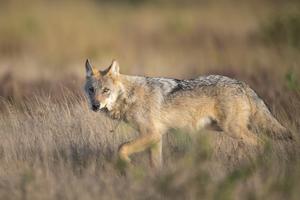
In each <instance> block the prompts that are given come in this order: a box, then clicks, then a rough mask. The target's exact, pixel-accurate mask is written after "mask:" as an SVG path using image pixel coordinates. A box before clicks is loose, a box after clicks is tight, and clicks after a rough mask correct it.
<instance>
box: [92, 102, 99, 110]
mask: <svg viewBox="0 0 300 200" xmlns="http://www.w3.org/2000/svg"><path fill="white" fill-rule="evenodd" d="M99 108H100V103H97V104H93V105H92V110H93V111H95V112H96V111H98V110H99Z"/></svg>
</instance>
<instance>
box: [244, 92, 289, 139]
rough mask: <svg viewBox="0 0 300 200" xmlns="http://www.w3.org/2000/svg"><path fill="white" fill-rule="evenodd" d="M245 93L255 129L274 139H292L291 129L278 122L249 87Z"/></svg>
mask: <svg viewBox="0 0 300 200" xmlns="http://www.w3.org/2000/svg"><path fill="white" fill-rule="evenodd" d="M246 93H247V95H248V98H249V101H250V104H251V107H252V116H251V125H252V126H254V128H255V129H256V130H259V131H263V132H264V133H266V134H267V136H268V137H270V138H272V139H275V140H294V137H293V134H292V133H291V131H290V130H288V129H287V128H285V127H284V126H283V125H281V124H280V123H279V122H278V120H277V119H276V118H275V117H274V116H273V115H272V113H271V112H270V110H269V109H268V107H267V106H266V104H265V103H264V102H263V100H262V99H261V98H259V97H258V96H257V94H256V93H255V92H254V91H253V90H252V89H251V88H249V87H247V89H246Z"/></svg>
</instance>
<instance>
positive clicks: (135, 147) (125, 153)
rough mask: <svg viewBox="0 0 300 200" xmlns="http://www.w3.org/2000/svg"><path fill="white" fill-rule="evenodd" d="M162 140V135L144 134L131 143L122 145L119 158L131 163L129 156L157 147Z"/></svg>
mask: <svg viewBox="0 0 300 200" xmlns="http://www.w3.org/2000/svg"><path fill="white" fill-rule="evenodd" d="M160 140H161V135H160V134H158V133H148V134H144V135H142V136H140V137H138V138H137V139H135V140H133V141H131V142H127V143H124V144H122V145H121V146H120V148H119V157H120V159H121V160H122V161H125V162H127V163H130V158H129V156H130V155H131V154H133V153H138V152H141V151H144V150H146V149H148V148H151V147H155V145H156V144H158V143H160ZM154 151H157V150H154ZM158 152H159V151H158Z"/></svg>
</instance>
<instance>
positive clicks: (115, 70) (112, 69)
mask: <svg viewBox="0 0 300 200" xmlns="http://www.w3.org/2000/svg"><path fill="white" fill-rule="evenodd" d="M119 70H120V67H119V63H118V62H117V61H116V60H113V61H112V63H111V65H110V66H109V67H108V68H107V69H106V70H105V71H103V72H102V73H103V74H105V75H111V76H118V75H119V74H120V72H119Z"/></svg>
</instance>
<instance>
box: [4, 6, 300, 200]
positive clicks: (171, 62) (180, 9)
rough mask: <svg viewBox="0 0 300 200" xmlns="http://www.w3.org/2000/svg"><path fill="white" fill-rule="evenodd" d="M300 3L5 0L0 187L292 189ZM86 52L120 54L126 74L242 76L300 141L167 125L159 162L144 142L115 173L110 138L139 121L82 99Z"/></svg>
mask: <svg viewBox="0 0 300 200" xmlns="http://www.w3.org/2000/svg"><path fill="white" fill-rule="evenodd" d="M299 10H300V4H299V3H298V2H297V1H291V0H290V1H275V0H264V1H258V0H254V1H244V0H243V1H234V0H228V1H225V0H222V1H192V0H188V1H184V2H183V1H179V0H176V1H171V0H155V1H147V0H142V1H137V0H126V1H118V0H114V1H105V0H103V1H101V0H89V1H79V0H76V1H68V0H63V1H37V0H29V1H21V0H11V1H5V0H2V1H1V0H0V199H6V200H9V199H12V200H15V199H22V200H23V199H24V200H35V199H222V200H223V199H225V200H226V199H249V200H252V199H272V200H273V199H295V200H296V199H299V198H300V191H299V188H300V160H299V159H300V142H299V139H300V136H299V132H300V57H299V53H300V12H299ZM86 58H90V59H91V60H92V63H94V64H95V65H96V66H98V67H99V68H102V67H106V66H107V65H109V64H110V62H111V60H112V59H113V58H115V59H117V60H118V61H119V63H120V67H121V73H127V74H139V75H147V76H166V77H176V78H191V77H195V76H198V75H203V74H212V73H213V74H222V75H227V76H230V77H233V78H237V79H239V80H243V81H245V82H247V83H248V84H249V85H250V86H251V87H252V88H253V89H255V90H256V91H257V93H258V94H259V95H260V96H261V97H262V98H263V99H264V100H265V101H266V103H267V105H268V106H269V107H270V109H271V111H272V113H274V115H275V116H276V118H278V119H279V121H280V122H281V123H282V124H284V125H285V126H286V127H288V128H289V129H290V130H292V132H293V134H294V135H295V138H296V141H295V142H283V141H268V142H267V143H266V144H265V146H262V147H261V148H260V149H254V148H253V147H251V146H247V145H246V146H239V145H238V143H237V141H235V140H234V139H231V138H229V137H227V136H226V135H223V134H220V133H216V132H212V131H201V132H198V133H194V134H189V133H185V132H183V131H180V130H170V131H169V132H168V134H166V135H165V136H164V138H163V143H164V147H163V156H164V167H163V169H162V170H161V171H153V170H151V169H150V168H149V166H148V162H147V161H148V155H147V152H144V153H140V154H137V155H134V156H133V163H134V167H133V168H132V169H128V170H127V171H126V175H125V176H124V175H123V174H122V173H121V172H122V170H123V169H122V166H120V165H119V164H118V162H117V154H116V153H117V149H118V146H119V145H120V144H122V143H123V142H125V141H129V140H131V139H132V138H134V137H135V136H137V134H138V133H137V132H136V131H135V130H133V129H132V128H131V127H130V126H129V125H127V124H125V123H121V124H118V122H116V121H112V120H110V119H108V118H106V117H105V116H104V115H102V114H95V113H93V112H91V111H90V110H89V109H88V106H87V102H86V101H85V98H84V96H83V89H82V88H83V85H82V84H83V82H84V77H85V75H84V62H85V59H86ZM114 129H115V130H114ZM111 130H114V131H111Z"/></svg>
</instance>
